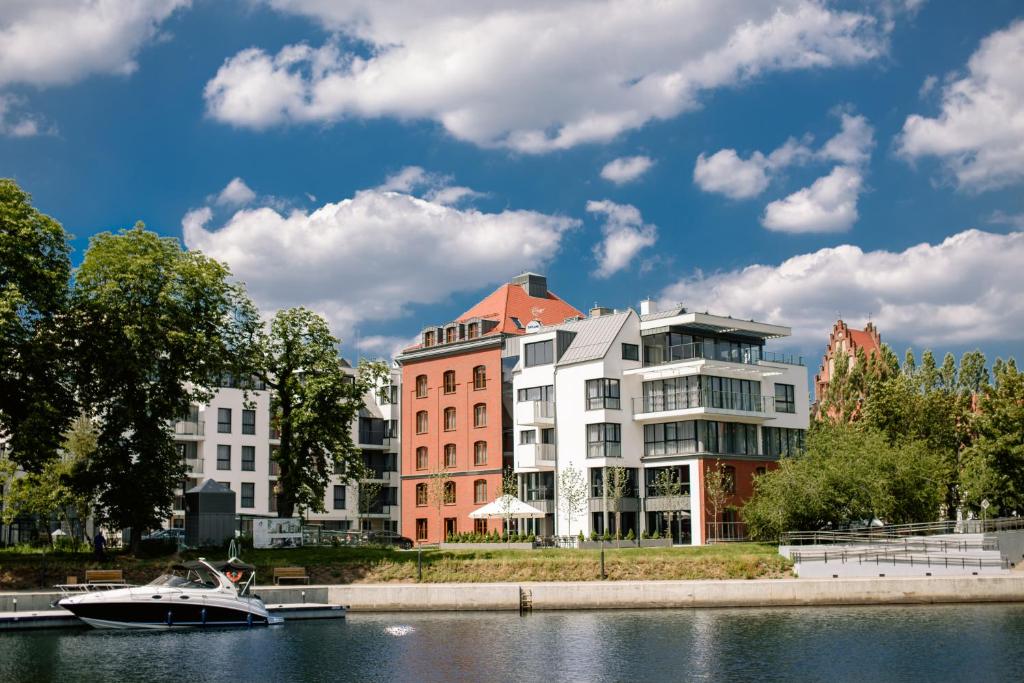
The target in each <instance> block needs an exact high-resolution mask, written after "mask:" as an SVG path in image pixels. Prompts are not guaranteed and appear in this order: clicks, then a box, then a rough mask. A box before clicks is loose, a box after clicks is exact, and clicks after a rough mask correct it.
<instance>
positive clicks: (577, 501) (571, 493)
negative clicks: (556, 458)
mask: <svg viewBox="0 0 1024 683" xmlns="http://www.w3.org/2000/svg"><path fill="white" fill-rule="evenodd" d="M588 494H589V491H588V490H587V478H586V476H585V475H584V474H583V471H582V470H580V469H579V468H576V467H573V466H572V465H567V466H566V467H563V468H562V469H561V471H559V473H558V505H559V507H561V508H562V511H563V512H564V513H565V521H566V524H565V531H564V532H563V535H566V536H568V535H569V534H571V533H572V520H573V517H575V516H576V515H579V514H583V511H584V510H585V509H586V507H587V498H588V497H589V495H588Z"/></svg>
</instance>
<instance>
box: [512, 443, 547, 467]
mask: <svg viewBox="0 0 1024 683" xmlns="http://www.w3.org/2000/svg"><path fill="white" fill-rule="evenodd" d="M555 457H556V455H555V444H553V443H528V444H520V445H519V446H516V468H517V469H549V468H553V467H554V466H555Z"/></svg>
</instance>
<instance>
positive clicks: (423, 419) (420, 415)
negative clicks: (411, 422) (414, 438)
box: [416, 410, 427, 434]
mask: <svg viewBox="0 0 1024 683" xmlns="http://www.w3.org/2000/svg"><path fill="white" fill-rule="evenodd" d="M416 433H417V434H426V433H427V411H425V410H421V411H419V412H417V413H416Z"/></svg>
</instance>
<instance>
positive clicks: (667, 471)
mask: <svg viewBox="0 0 1024 683" xmlns="http://www.w3.org/2000/svg"><path fill="white" fill-rule="evenodd" d="M654 493H655V495H657V496H659V497H661V498H664V499H667V500H672V501H673V502H674V503H675V504H676V507H673V508H672V509H671V510H666V511H665V512H663V513H662V515H663V516H664V518H665V521H666V523H667V524H666V526H667V527H668V529H670V530H671V528H672V518H673V517H675V515H676V514H677V512H678V511H679V510H681V509H682V507H683V501H682V498H681V496H682V495H683V483H682V482H681V481H680V480H679V476H678V474H677V472H676V470H675V468H670V467H666V468H663V469H660V470H658V474H656V475H655V477H654Z"/></svg>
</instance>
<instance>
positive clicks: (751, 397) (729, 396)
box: [704, 377, 762, 412]
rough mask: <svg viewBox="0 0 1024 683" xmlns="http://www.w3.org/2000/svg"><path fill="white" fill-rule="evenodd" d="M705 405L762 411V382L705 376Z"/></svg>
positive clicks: (727, 408)
mask: <svg viewBox="0 0 1024 683" xmlns="http://www.w3.org/2000/svg"><path fill="white" fill-rule="evenodd" d="M704 380H705V386H706V390H705V391H704V405H706V406H707V407H709V408H724V409H726V410H743V411H753V412H760V411H761V410H762V406H761V383H760V382H756V381H754V380H749V379H731V378H729V377H705V378H704Z"/></svg>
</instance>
